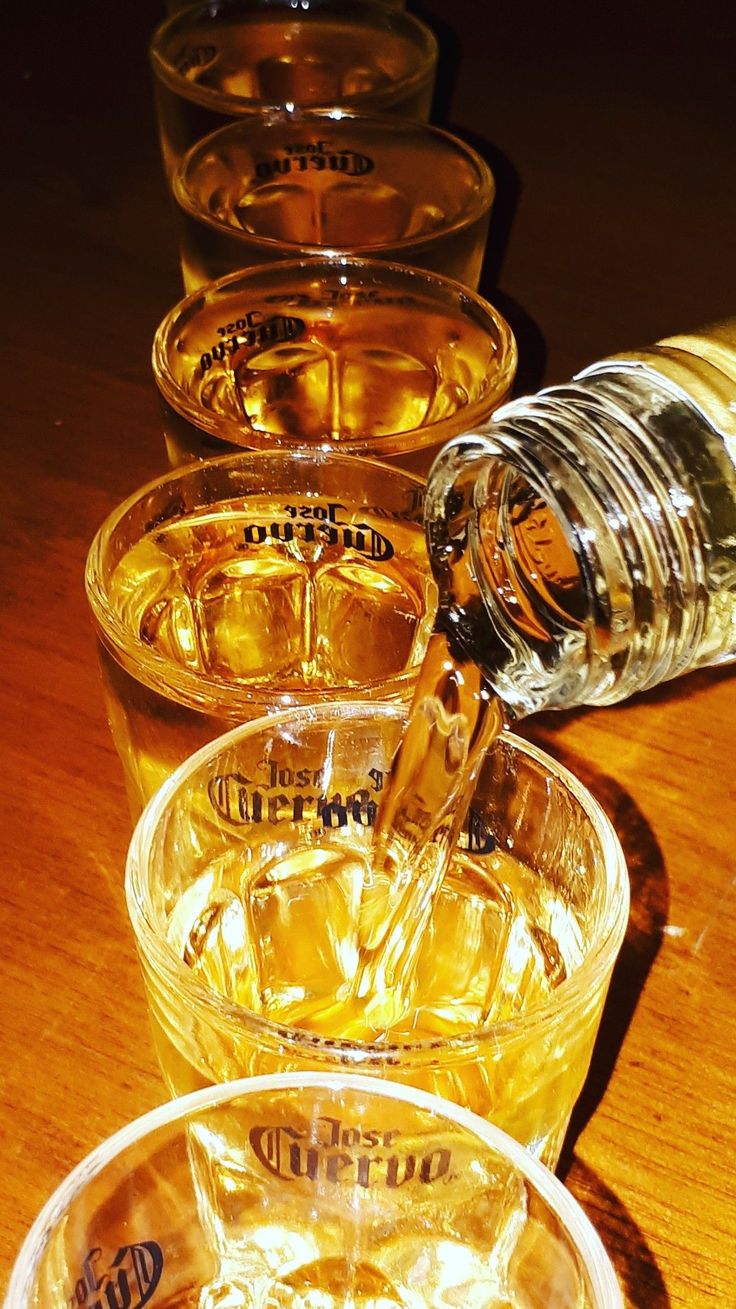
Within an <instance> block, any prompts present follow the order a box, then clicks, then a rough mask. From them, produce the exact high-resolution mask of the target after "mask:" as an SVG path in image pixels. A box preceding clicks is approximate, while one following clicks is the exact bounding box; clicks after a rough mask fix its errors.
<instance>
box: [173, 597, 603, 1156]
mask: <svg viewBox="0 0 736 1309" xmlns="http://www.w3.org/2000/svg"><path fill="white" fill-rule="evenodd" d="M455 581H456V584H457V588H458V591H459V592H460V593H462V587H463V585H464V581H463V577H462V575H461V574H460V573H459V572H458V573H457V575H456V578H455ZM502 725H503V716H502V713H501V709H500V706H499V704H498V701H497V700H496V699H495V697H494V696H493V695H492V694H491V693H490V692H489V691H488V689H487V688H486V687H485V686H484V685H483V682H482V679H481V676H480V673H479V671H478V669H477V668H476V666H475V665H474V664H473V663H472V662H469V661H467V660H465V659H463V658H462V656H460V655H459V654H458V652H457V649H456V648H455V646H454V643H453V640H452V637H451V636H448V634H447V633H445V632H444V631H443V630H442V621H441V617H440V621H439V624H438V627H437V630H436V631H435V634H434V635H433V637H432V639H431V641H430V644H429V649H428V653H427V656H426V658H425V661H424V664H423V666H422V670H421V675H420V680H419V684H418V687H417V690H416V693H415V696H414V700H413V704H412V710H411V714H410V720H409V724H408V728H407V731H406V733H405V736H404V738H403V740H402V743H401V746H400V749H399V753H398V755H397V757H396V759H395V761H394V764H393V768H392V775H391V783H390V787H389V790H388V793H387V794H386V795H385V797H384V799H383V801H382V804H381V806H380V807H379V810H378V815H377V819H376V828H375V832H374V836H373V840H372V841H371V842H369V843H367V844H366V842H365V841H364V842H363V843H362V844H361V843H359V842H357V841H356V843H355V844H354V845H353V846H351V845H350V843H347V845H346V842H345V841H340V842H335V841H331V840H330V835H329V833H328V832H325V833H324V834H323V836H322V837H321V838H320V840H319V842H318V845H317V846H316V847H315V845H314V842H313V841H311V842H307V843H306V844H305V845H303V846H297V848H295V849H290V850H288V852H286V853H284V854H280V853H279V854H277V855H276V856H275V857H274V856H273V853H272V848H273V847H272V845H269V846H268V850H269V854H268V857H266V858H265V859H261V858H259V853H258V845H259V841H261V840H263V837H262V836H259V835H258V833H256V832H255V830H254V832H253V837H252V843H251V837H250V836H249V839H248V844H247V857H244V855H243V850H242V847H241V848H240V849H239V848H238V847H234V848H233V849H232V851H231V852H230V855H226V856H223V857H219V858H218V859H217V860H216V861H215V863H213V864H212V865H211V866H208V867H207V868H206V869H204V870H203V871H202V873H201V876H199V877H198V878H197V879H196V881H195V882H194V883H193V884H192V885H191V886H189V887H188V888H187V890H186V892H185V893H184V894H183V895H182V896H181V897H180V899H179V900H178V903H176V904H175V905H174V906H173V907H172V911H171V915H170V918H169V923H168V939H169V942H170V944H171V945H172V947H173V949H174V951H175V952H176V954H177V955H178V956H179V957H180V958H181V959H183V960H184V962H185V963H186V964H187V965H188V967H189V968H191V969H192V971H193V973H194V974H195V975H196V976H197V977H199V978H200V979H201V980H202V981H203V982H204V983H205V984H206V985H207V986H208V987H210V988H212V989H213V990H214V991H216V992H218V993H219V994H220V995H222V996H224V997H226V998H227V999H228V1000H229V1001H232V1002H234V1003H235V1004H237V1005H239V1006H242V1008H243V1009H245V1010H247V1011H249V1012H250V1013H253V1014H261V1015H263V1017H266V1018H268V1019H270V1020H271V1021H272V1022H273V1023H275V1024H278V1025H279V1026H283V1027H284V1028H286V1029H291V1030H293V1029H295V1028H296V1029H302V1030H303V1031H304V1032H305V1043H304V1047H303V1050H302V1052H301V1057H300V1058H298V1059H297V1062H296V1064H294V1063H293V1056H291V1058H292V1062H290V1056H289V1054H288V1052H285V1053H284V1054H283V1056H282V1057H280V1058H279V1057H276V1058H275V1057H274V1055H273V1052H269V1050H268V1049H267V1048H265V1047H264V1046H261V1045H260V1044H259V1041H258V1037H257V1033H252V1034H249V1033H248V1032H247V1031H244V1033H243V1039H242V1041H238V1043H237V1048H235V1049H233V1048H232V1047H231V1046H229V1044H228V1043H227V1042H226V1043H225V1048H223V1045H222V1038H221V1036H220V1035H219V1034H218V1035H217V1036H216V1037H215V1038H214V1043H213V1045H212V1047H211V1048H209V1047H208V1045H207V1042H208V1038H207V1033H206V1032H205V1031H204V1030H203V1031H201V1032H200V1033H199V1036H198V1041H199V1047H198V1052H197V1060H198V1063H199V1067H200V1069H205V1068H206V1069H207V1070H208V1074H207V1076H209V1077H213V1078H214V1079H216V1080H219V1079H220V1078H221V1077H224V1076H232V1075H234V1074H235V1073H241V1074H246V1073H255V1072H258V1071H267V1070H269V1071H270V1070H274V1069H277V1068H284V1067H290V1066H297V1067H299V1066H303V1065H306V1066H309V1061H310V1051H309V1037H308V1036H306V1034H307V1033H312V1034H314V1036H315V1038H316V1037H319V1038H321V1039H324V1040H325V1041H326V1042H327V1046H332V1047H337V1049H338V1050H339V1046H340V1043H341V1042H345V1041H353V1042H355V1041H359V1042H363V1043H368V1044H369V1045H370V1046H371V1047H372V1049H373V1051H374V1054H373V1056H372V1058H371V1060H370V1062H369V1066H373V1067H381V1066H383V1067H385V1069H386V1070H387V1071H389V1072H390V1074H391V1075H392V1076H405V1077H406V1079H407V1080H409V1081H411V1082H412V1083H413V1084H415V1085H421V1086H425V1087H427V1088H428V1089H431V1090H433V1091H436V1092H438V1093H440V1094H445V1095H449V1096H450V1097H451V1098H452V1099H455V1100H458V1101H460V1103H463V1104H465V1105H466V1106H468V1107H469V1108H471V1109H473V1110H474V1111H476V1112H478V1113H481V1114H486V1115H489V1116H492V1117H493V1120H494V1121H496V1122H498V1123H499V1124H500V1125H502V1126H505V1127H506V1128H507V1130H509V1131H511V1132H512V1134H514V1135H516V1136H517V1137H518V1139H520V1140H522V1141H523V1142H524V1143H525V1144H527V1145H530V1146H532V1148H534V1149H535V1150H537V1152H538V1153H540V1154H541V1155H542V1156H543V1157H545V1158H548V1159H554V1158H555V1157H556V1153H557V1151H558V1150H559V1146H560V1142H561V1133H562V1132H563V1131H564V1127H565V1125H566V1120H567V1115H568V1113H569V1110H570V1107H571V1105H572V1103H573V1102H574V1099H575V1098H576V1095H577V1093H578V1091H579V1089H580V1085H581V1084H582V1079H583V1077H584V1074H585V1070H586V1067H587V1061H588V1058H589V1053H590V1044H591V1041H592V1034H593V1032H594V1030H595V1026H596V1024H597V1019H598V1014H599V1009H600V1002H601V997H600V995H599V994H598V995H597V996H592V997H591V999H590V1003H589V1004H587V1005H584V1006H583V1010H582V1012H581V1013H579V1014H578V1015H576V1021H575V1030H574V1031H570V1032H566V1033H565V1041H564V1043H558V1048H557V1049H556V1052H555V1056H554V1058H552V1057H550V1054H549V1050H548V1049H547V1040H548V1037H547V1036H546V1035H545V1033H544V1032H540V1033H539V1034H538V1036H537V1037H536V1039H533V1040H531V1041H530V1042H529V1043H528V1044H529V1048H528V1049H525V1050H524V1052H523V1055H522V1053H521V1052H519V1054H517V1056H516V1057H515V1058H512V1059H511V1061H510V1063H509V1062H508V1060H505V1059H499V1055H498V1051H497V1050H496V1049H495V1048H494V1045H493V1043H492V1042H485V1043H484V1040H483V1032H484V1030H486V1029H487V1028H488V1026H489V1025H490V1024H501V1023H503V1022H504V1021H506V1020H508V1019H512V1018H518V1017H519V1016H520V1015H523V1014H525V1013H527V1012H531V1011H533V1010H534V1009H535V1008H537V1007H538V1006H539V1005H540V1004H541V1003H543V1002H545V1001H547V1000H549V998H550V996H551V995H552V993H553V992H554V989H555V988H556V987H557V986H558V985H559V984H560V982H561V981H563V980H564V979H565V978H567V977H568V976H569V975H570V973H571V972H572V971H574V970H575V969H576V967H578V966H579V964H580V962H581V960H582V959H583V958H584V956H585V953H586V949H587V942H586V939H585V929H584V928H583V926H582V920H581V916H580V912H579V909H578V908H576V907H574V906H573V905H571V904H570V902H569V899H568V897H567V895H566V893H565V891H564V889H562V887H561V886H560V885H557V884H556V883H555V882H554V880H552V879H550V880H546V879H544V878H540V877H539V876H538V875H537V874H535V873H534V872H532V870H530V869H528V868H526V867H525V866H524V865H523V864H520V863H519V862H518V861H517V860H516V859H514V858H513V857H512V856H511V855H510V854H509V853H507V852H505V851H502V850H495V851H493V853H491V854H489V855H487V856H485V857H483V858H479V857H477V858H474V857H473V856H472V855H469V854H468V855H461V854H460V853H459V851H458V850H457V842H458V837H459V835H460V829H461V827H462V825H463V820H464V818H465V815H466V812H467V809H468V805H469V803H470V800H471V797H472V793H473V790H474V787H475V784H476V780H477V774H478V769H479V767H480V764H481V763H482V760H483V758H484V757H485V754H486V752H487V751H488V750H489V749H491V748H492V745H493V741H494V739H495V737H496V735H497V733H498V732H499V731H500V729H501V727H502ZM272 839H273V838H272ZM169 1024H170V1026H169ZM175 1027H176V1019H175V1016H174V1015H173V1014H172V1015H170V1016H169V1018H168V1020H166V1021H165V1022H164V1023H163V1024H162V1027H161V1031H160V1048H159V1054H160V1057H161V1059H162V1062H163V1065H164V1070H165V1074H166V1077H167V1081H168V1083H169V1086H170V1088H171V1089H172V1090H173V1091H175V1092H176V1093H182V1092H184V1091H186V1090H190V1089H192V1086H193V1085H196V1084H197V1080H196V1077H195V1079H194V1081H192V1075H193V1069H192V1068H191V1064H190V1056H189V1055H188V1054H187V1053H186V1046H187V1042H186V1040H184V1041H183V1042H180V1041H179V1040H178V1039H177V1038H176V1036H174V1037H173V1039H172V1028H173V1029H175ZM476 1033H477V1035H478V1040H477V1044H474V1043H473V1042H471V1043H470V1044H469V1047H468V1049H467V1050H466V1052H465V1055H464V1056H463V1057H462V1058H460V1059H453V1058H452V1057H451V1056H448V1055H447V1054H446V1053H445V1054H442V1055H441V1054H438V1055H437V1056H436V1057H435V1058H430V1059H425V1060H424V1061H422V1060H420V1061H419V1062H418V1063H417V1062H416V1061H414V1063H412V1061H411V1059H409V1060H407V1061H405V1062H402V1059H401V1058H400V1057H399V1056H394V1055H392V1053H391V1052H393V1051H396V1050H398V1049H399V1048H400V1047H402V1046H403V1045H405V1044H407V1043H409V1044H411V1043H415V1042H425V1043H429V1045H430V1047H431V1043H432V1042H434V1043H436V1048H437V1049H438V1050H443V1051H447V1050H448V1048H449V1046H448V1043H451V1041H452V1039H453V1038H455V1037H468V1036H473V1034H476ZM560 1044H562V1045H563V1046H564V1051H563V1052H561V1051H560V1049H559V1045H560ZM381 1050H385V1052H386V1057H385V1061H384V1064H383V1065H382V1064H381V1054H380V1052H381ZM376 1052H377V1053H376ZM316 1057H317V1055H316V1052H315V1058H316ZM317 1066H319V1061H318V1063H317ZM361 1066H362V1065H360V1064H359V1063H358V1064H356V1065H355V1067H356V1068H359V1067H361ZM205 1080H206V1079H205Z"/></svg>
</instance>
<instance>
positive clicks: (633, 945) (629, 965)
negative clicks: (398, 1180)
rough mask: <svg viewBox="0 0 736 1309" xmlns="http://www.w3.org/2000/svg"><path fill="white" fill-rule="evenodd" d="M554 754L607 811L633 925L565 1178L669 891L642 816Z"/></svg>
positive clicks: (592, 773)
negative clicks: (626, 877)
mask: <svg viewBox="0 0 736 1309" xmlns="http://www.w3.org/2000/svg"><path fill="white" fill-rule="evenodd" d="M554 754H555V756H556V758H558V759H559V761H560V763H562V764H564V765H565V767H566V768H569V769H570V771H571V772H572V773H574V774H575V776H576V777H578V778H579V779H580V781H581V782H583V784H584V785H585V786H587V787H588V789H589V790H590V791H591V793H592V794H593V795H594V796H595V798H596V799H597V800H598V802H599V803H600V804H601V805H602V807H603V808H604V809H605V811H606V813H607V815H608V817H609V818H610V820H611V822H612V824H613V827H614V829H615V831H616V833H617V835H618V837H619V840H620V842H621V846H622V848H623V852H624V856H625V858H626V864H627V867H628V870H629V880H630V884H631V908H630V911H629V923H628V927H627V929H626V935H625V937H624V941H623V944H622V946H621V951H620V954H619V957H618V959H617V961H616V965H615V967H614V970H613V976H612V978H611V985H610V987H609V991H608V996H607V999H606V1004H605V1007H604V1010H603V1017H602V1020H601V1026H600V1030H599V1032H598V1036H597V1039H596V1043H595V1047H594V1050H593V1058H592V1060H591V1065H590V1070H589V1072H588V1076H587V1078H586V1081H585V1085H584V1087H583V1090H582V1093H581V1095H580V1098H579V1100H578V1102H577V1104H576V1106H575V1109H574V1110H573V1114H572V1118H571V1120H570V1128H569V1130H568V1133H567V1137H566V1140H565V1145H564V1147H563V1152H562V1159H561V1162H560V1170H561V1171H562V1173H563V1174H564V1172H565V1170H566V1168H567V1166H568V1165H569V1160H570V1156H571V1154H572V1151H573V1150H574V1146H575V1141H576V1140H577V1137H578V1136H579V1134H580V1132H581V1131H582V1129H583V1127H584V1126H585V1124H586V1123H587V1122H588V1119H589V1118H590V1117H591V1115H592V1114H593V1113H594V1111H595V1109H596V1107H597V1105H598V1104H599V1102H600V1100H601V1099H602V1097H603V1095H604V1092H605V1090H606V1086H607V1085H608V1082H609V1079H610V1077H611V1074H612V1072H613V1069H614V1066H615V1063H616V1060H617V1058H618V1055H619V1051H620V1049H621V1046H622V1045H623V1041H624V1038H625V1036H626V1032H627V1031H628V1028H629V1024H630V1023H631V1020H632V1018H633V1016H634V1013H635V1010H636V1006H637V1004H638V1001H639V996H640V995H641V992H642V989H643V987H644V983H645V981H646V978H647V975H648V973H649V970H650V969H651V967H652V964H653V963H654V960H655V958H656V956H657V953H658V951H659V948H660V945H661V943H662V933H663V929H664V926H665V924H666V922H667V914H668V909H669V889H668V884H667V873H666V869H665V865H664V859H663V857H662V852H661V850H660V847H659V844H658V842H657V840H656V838H655V836H654V833H653V832H652V829H651V827H650V826H649V824H648V823H647V821H646V819H645V818H644V816H643V814H642V812H641V810H640V809H639V807H638V806H637V804H636V803H635V801H634V800H633V799H632V797H631V796H630V795H629V793H628V792H627V791H626V790H624V788H623V787H622V786H620V785H619V783H618V782H615V781H614V780H613V779H612V778H611V777H608V776H607V775H606V774H605V773H601V772H599V771H598V770H597V769H595V768H593V767H592V766H591V764H590V763H589V762H588V761H587V760H586V759H585V758H583V757H581V756H579V755H577V754H575V753H574V752H572V751H570V750H567V749H565V748H563V747H560V745H559V743H557V742H555V745H554Z"/></svg>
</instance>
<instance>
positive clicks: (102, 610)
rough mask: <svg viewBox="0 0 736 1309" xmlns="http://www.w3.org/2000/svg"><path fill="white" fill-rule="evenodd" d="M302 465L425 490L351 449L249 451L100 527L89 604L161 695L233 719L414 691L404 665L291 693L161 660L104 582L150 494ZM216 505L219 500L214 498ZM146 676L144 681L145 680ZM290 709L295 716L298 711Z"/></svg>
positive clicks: (142, 491) (119, 650) (87, 582)
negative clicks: (110, 552) (344, 469)
mask: <svg viewBox="0 0 736 1309" xmlns="http://www.w3.org/2000/svg"><path fill="white" fill-rule="evenodd" d="M295 460H296V461H297V462H302V463H304V464H307V465H310V466H315V467H317V468H336V467H337V466H344V465H345V463H346V461H347V463H348V465H349V468H350V469H353V470H354V471H355V474H356V475H358V476H359V475H361V473H362V472H363V470H369V471H370V470H373V471H374V473H375V474H377V475H378V474H380V475H381V477H388V478H390V479H391V480H393V481H394V482H398V483H399V484H400V485H402V484H406V487H407V489H410V488H414V489H417V490H420V491H422V492H423V491H424V487H425V482H424V479H423V478H421V477H418V476H417V475H415V474H414V473H410V472H408V471H407V470H406V469H404V468H400V467H398V466H397V465H392V464H383V463H381V462H380V461H379V460H376V459H360V460H358V459H356V458H355V457H354V456H351V455H349V454H348V453H347V452H339V453H338V452H334V453H333V452H332V451H330V452H329V453H328V452H326V451H324V450H322V449H314V448H312V447H301V448H290V449H271V450H242V451H240V452H238V453H236V454H226V455H218V456H217V457H216V458H214V459H201V460H197V461H196V462H193V463H189V464H184V465H182V467H180V468H174V469H172V470H171V471H170V472H168V473H163V474H162V475H161V476H160V477H155V478H152V479H151V480H150V481H149V482H146V483H145V484H144V485H143V486H140V487H138V488H137V489H136V490H135V491H134V492H132V494H131V495H129V496H128V497H127V498H126V499H125V500H123V501H122V502H121V503H120V504H118V505H116V506H115V508H114V509H112V510H111V511H110V513H109V514H108V515H107V517H106V518H105V519H104V521H103V522H102V523H101V525H100V527H99V528H98V529H97V531H96V533H95V535H94V537H93V539H92V543H91V545H90V547H89V550H88V553H87V560H86V564H85V570H84V586H85V592H86V596H87V603H88V605H89V607H90V610H91V612H92V616H93V618H94V621H95V623H96V625H97V627H98V629H99V630H98V635H99V638H100V640H101V641H102V642H103V644H104V645H105V646H106V648H107V649H108V650H110V652H111V653H112V654H113V656H114V657H115V658H118V657H120V660H122V662H123V663H124V666H125V667H128V668H129V667H130V666H134V668H135V670H136V672H135V675H136V677H137V678H138V680H140V681H142V682H144V684H145V685H147V686H151V687H153V688H154V689H155V690H158V691H161V690H162V689H165V690H166V691H167V692H168V691H169V690H170V689H171V688H172V687H175V689H176V698H177V702H178V703H182V704H185V705H186V706H188V707H189V708H195V709H202V708H203V706H205V705H206V706H207V707H208V708H209V709H210V712H211V711H212V705H213V702H214V704H215V705H216V706H217V707H218V708H220V707H221V706H222V705H223V703H224V705H225V708H226V710H227V712H228V714H232V715H237V714H238V713H240V712H243V713H249V714H250V713H251V712H252V710H253V708H254V706H258V707H259V708H261V709H262V711H263V713H264V714H266V713H269V712H271V711H272V710H271V707H272V706H273V705H277V706H283V707H284V709H287V711H288V706H290V705H293V703H294V700H295V699H296V700H297V701H298V702H299V704H301V705H305V706H309V705H313V706H315V707H318V706H320V705H322V704H325V703H333V702H337V703H339V704H341V703H343V702H344V701H353V700H354V699H355V697H356V694H357V693H358V691H359V690H360V691H361V692H362V693H365V694H366V695H367V696H370V695H376V696H378V695H379V693H380V695H381V697H386V698H389V697H391V696H400V695H401V694H402V693H405V692H406V690H407V689H408V687H409V686H410V684H411V683H412V681H413V680H414V678H415V677H416V667H415V666H412V667H408V668H405V669H403V670H402V671H401V672H400V673H394V674H392V675H391V676H388V677H379V678H376V679H374V680H373V681H368V680H366V681H365V682H362V683H361V684H360V687H358V686H355V685H353V686H345V687H339V686H338V687H335V686H329V687H314V688H309V687H305V688H302V687H299V688H292V689H291V690H288V691H278V690H271V691H269V689H268V688H269V683H268V682H266V681H263V682H256V683H253V684H252V685H248V686H241V685H237V684H233V683H231V682H228V681H227V680H225V679H222V678H217V677H212V676H209V675H207V674H205V673H200V672H195V671H194V670H193V669H191V668H186V667H183V666H182V665H180V664H174V663H173V662H172V660H170V659H167V658H165V657H164V656H163V655H160V654H159V653H158V652H157V651H155V650H154V649H153V647H151V646H148V645H145V644H144V643H143V642H142V641H140V640H138V639H136V638H135V637H134V636H133V635H132V633H131V631H130V629H129V627H128V626H127V624H126V623H125V622H124V621H123V620H122V619H121V618H120V615H119V614H118V612H117V610H116V609H115V607H114V606H113V605H112V604H111V603H110V600H109V596H108V586H107V583H106V581H105V578H104V572H105V551H106V547H107V544H108V542H109V540H110V538H111V536H112V535H113V533H114V532H115V531H116V529H117V528H118V527H119V526H120V525H121V523H122V522H123V521H124V520H125V518H126V517H127V515H128V514H130V513H131V511H132V510H134V509H135V508H136V506H137V505H139V504H140V503H141V502H142V501H144V500H145V498H146V496H148V495H150V494H153V493H155V492H156V491H157V490H159V488H162V487H166V486H167V485H170V484H172V483H176V482H183V481H184V480H185V479H186V478H187V477H189V478H192V479H194V478H196V477H197V476H198V475H199V476H202V475H206V472H207V470H208V469H213V470H214V471H215V472H217V471H219V470H222V471H223V472H225V473H226V472H227V471H228V470H229V469H231V468H232V469H235V470H237V468H238V467H239V466H240V465H250V464H251V463H252V464H253V465H254V466H255V468H256V469H257V468H258V466H259V465H261V464H262V465H263V466H264V469H267V467H268V464H269V463H270V464H273V463H274V462H278V463H280V464H284V463H288V464H292V463H293V462H294V461H295ZM267 489H268V477H267V474H266V473H264V478H263V490H264V491H267ZM213 503H217V502H216V501H213ZM139 539H142V538H139ZM428 573H429V569H428ZM139 672H140V676H138V674H139ZM162 679H163V680H162ZM290 712H293V709H292V710H291V711H290Z"/></svg>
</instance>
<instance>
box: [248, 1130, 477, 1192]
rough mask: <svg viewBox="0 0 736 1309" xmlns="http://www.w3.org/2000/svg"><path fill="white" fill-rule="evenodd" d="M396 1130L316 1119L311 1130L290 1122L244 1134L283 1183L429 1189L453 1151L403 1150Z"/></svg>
mask: <svg viewBox="0 0 736 1309" xmlns="http://www.w3.org/2000/svg"><path fill="white" fill-rule="evenodd" d="M400 1135H401V1134H400V1132H398V1131H386V1130H385V1129H383V1128H382V1129H380V1130H376V1129H365V1128H363V1127H356V1126H344V1125H343V1123H342V1122H341V1121H340V1120H339V1119H338V1118H329V1117H323V1118H319V1119H318V1120H317V1122H316V1123H315V1124H314V1125H313V1126H312V1129H311V1131H309V1132H307V1131H306V1130H304V1129H300V1128H296V1127H292V1126H289V1125H288V1124H278V1125H276V1124H265V1125H264V1126H257V1127H252V1128H251V1129H250V1133H249V1136H248V1139H249V1142H250V1147H251V1149H252V1151H253V1154H254V1155H255V1158H256V1159H257V1161H258V1163H259V1164H260V1166H261V1167H262V1168H264V1169H265V1170H266V1172H268V1173H271V1174H272V1175H273V1176H274V1177H278V1178H280V1179H281V1181H283V1182H293V1181H296V1180H297V1179H302V1180H303V1181H307V1182H318V1183H323V1182H328V1183H332V1184H334V1185H336V1186H337V1185H340V1184H342V1185H349V1186H363V1187H369V1186H372V1187H386V1188H388V1189H389V1190H398V1188H399V1187H403V1186H408V1185H413V1186H417V1187H423V1186H430V1185H432V1183H434V1182H439V1181H441V1179H442V1178H447V1177H449V1176H450V1164H451V1162H452V1157H451V1152H450V1150H448V1149H447V1148H446V1147H445V1146H434V1147H433V1146H431V1145H429V1144H428V1145H427V1148H426V1149H422V1150H421V1151H420V1150H418V1149H416V1147H413V1148H412V1149H411V1150H403V1149H402V1148H401V1145H400V1141H399V1138H400Z"/></svg>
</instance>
